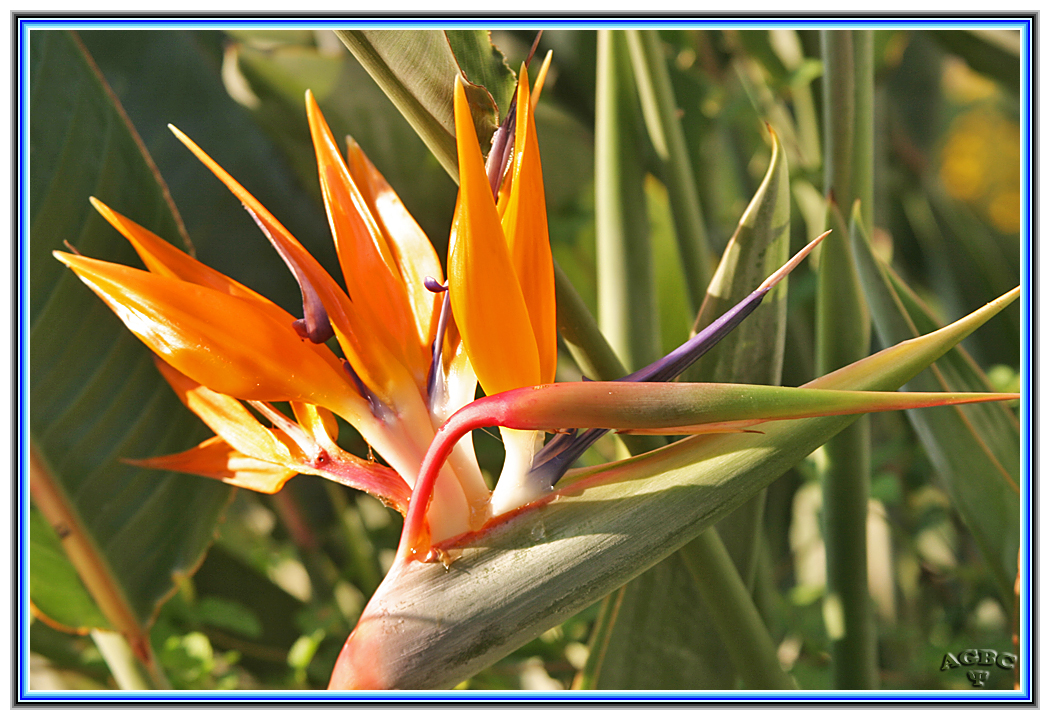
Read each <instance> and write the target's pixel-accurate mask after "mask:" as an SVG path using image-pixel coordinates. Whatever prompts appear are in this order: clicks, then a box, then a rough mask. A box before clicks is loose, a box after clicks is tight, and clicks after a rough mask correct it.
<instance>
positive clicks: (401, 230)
mask: <svg viewBox="0 0 1050 720" xmlns="http://www.w3.org/2000/svg"><path fill="white" fill-rule="evenodd" d="M346 140H347V146H348V147H347V168H348V169H349V170H350V177H352V178H353V180H354V182H355V183H356V184H357V187H358V189H360V191H361V195H362V196H363V197H364V199H365V202H366V203H368V208H369V209H370V210H371V211H372V217H373V218H375V220H376V223H378V225H379V228H380V230H382V232H383V236H384V237H385V238H386V241H387V244H388V247H389V248H390V251H391V253H392V254H393V256H394V260H395V262H396V263H397V266H398V269H399V270H400V272H401V279H402V280H403V281H404V283H405V290H406V291H407V293H408V300H409V302H410V303H411V305H412V312H413V314H414V315H415V319H416V331H417V332H418V333H419V341H420V343H421V344H423V345H429V344H430V342H431V341H432V340H433V337H434V331H435V329H436V325H437V320H438V313H439V312H440V309H441V303H440V301H439V300H440V298H435V296H434V293H432V292H431V291H429V290H427V289H426V286H425V285H424V284H423V281H424V280H425V279H426V278H427V277H432V278H434V279H435V280H437V281H438V282H442V280H443V279H444V271H443V270H442V269H441V262H440V261H439V260H438V256H437V253H436V252H435V251H434V246H433V245H432V244H431V243H430V239H429V238H427V236H426V233H424V232H423V229H422V228H420V227H419V224H418V223H417V222H416V220H415V218H413V217H412V215H411V214H410V213H409V212H408V210H407V209H406V208H405V206H404V204H403V203H402V202H401V198H399V197H398V196H397V193H396V192H394V189H393V188H392V187H390V184H389V183H388V182H387V181H386V178H384V177H383V176H382V174H380V172H379V170H377V169H376V167H375V165H373V164H372V162H371V161H370V160H369V159H368V157H367V156H366V155H365V153H364V151H362V150H361V146H360V145H358V144H357V143H356V142H355V141H354V139H353V138H351V137H348V138H347V139H346ZM435 300H438V302H435Z"/></svg>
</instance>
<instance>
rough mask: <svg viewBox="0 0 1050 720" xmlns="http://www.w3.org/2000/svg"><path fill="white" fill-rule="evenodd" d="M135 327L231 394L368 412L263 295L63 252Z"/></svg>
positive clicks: (174, 360) (168, 355)
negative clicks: (238, 293)
mask: <svg viewBox="0 0 1050 720" xmlns="http://www.w3.org/2000/svg"><path fill="white" fill-rule="evenodd" d="M54 254H55V257H57V258H58V259H59V260H61V261H62V262H63V263H65V264H66V265H68V266H69V267H70V268H71V269H72V270H73V271H74V272H75V273H76V274H77V275H78V276H80V279H81V280H83V281H84V283H85V284H86V285H88V287H90V288H91V289H92V290H94V291H95V293H96V294H98V296H99V297H101V298H102V299H103V300H104V301H105V302H106V304H107V305H109V306H110V308H111V309H112V310H113V311H114V312H115V313H116V314H117V315H118V316H119V317H120V319H121V320H122V321H123V322H124V324H125V325H127V326H128V329H129V330H131V331H132V332H133V333H134V334H135V335H136V336H137V337H138V338H139V339H140V340H142V341H143V342H144V343H145V344H146V345H147V346H148V347H149V348H150V349H151V350H153V352H155V353H157V354H158V355H160V356H161V357H162V358H163V359H164V360H165V361H166V362H167V363H169V364H170V365H172V367H174V368H175V369H176V370H178V371H179V372H181V373H182V374H184V375H187V376H189V377H191V378H193V379H194V380H196V381H197V382H199V383H201V384H202V385H204V386H206V387H209V388H211V389H213V390H215V391H216V392H219V393H222V394H224V395H232V396H234V397H237V398H243V399H248V400H271V401H274V400H302V401H304V402H309V403H311V404H314V405H323V406H324V407H327V408H330V409H331V410H334V411H335V412H338V413H339V414H341V415H344V417H347V419H353V418H356V417H360V416H363V415H364V414H365V413H369V410H368V409H367V404H366V403H365V401H364V400H363V399H362V398H361V396H360V395H358V394H357V392H356V390H355V389H354V387H353V386H352V385H351V384H350V382H349V380H348V378H347V377H346V375H345V373H343V372H342V370H341V369H340V368H339V365H338V361H337V360H336V359H335V356H334V355H331V353H329V355H330V358H327V359H326V358H325V357H324V356H322V355H321V354H319V353H318V352H316V351H315V349H314V346H313V345H312V344H310V343H308V342H306V341H304V340H302V339H300V338H299V336H298V335H297V334H296V332H295V330H293V329H292V327H291V326H290V325H287V324H285V323H281V322H278V321H276V320H275V319H274V318H273V317H272V316H271V315H270V314H269V313H267V312H265V311H262V310H260V309H259V305H258V303H255V302H251V301H248V300H244V299H242V298H238V297H234V296H232V295H226V294H225V293H222V292H219V291H217V290H213V289H211V288H207V287H203V286H200V285H193V284H191V283H188V282H184V281H182V280H176V279H172V278H168V277H162V276H159V275H155V274H153V273H148V272H144V271H142V270H136V269H134V268H129V267H125V266H123V265H117V264H114V263H108V262H104V261H102V260H94V259H92V258H87V257H82V256H77V255H70V254H68V253H62V252H56V253H54Z"/></svg>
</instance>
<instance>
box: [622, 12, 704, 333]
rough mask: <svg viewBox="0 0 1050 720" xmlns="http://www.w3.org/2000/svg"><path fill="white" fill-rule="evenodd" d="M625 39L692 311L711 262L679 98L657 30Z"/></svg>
mask: <svg viewBox="0 0 1050 720" xmlns="http://www.w3.org/2000/svg"><path fill="white" fill-rule="evenodd" d="M627 44H628V47H629V48H630V51H631V62H632V63H633V65H634V74H635V78H636V80H637V81H638V93H639V96H640V99H641V101H642V112H643V114H644V116H645V123H646V126H647V127H648V128H649V138H650V139H651V140H652V143H653V147H654V148H655V149H656V154H657V155H658V156H659V157H660V161H661V162H662V164H663V166H664V183H665V184H666V186H667V195H668V200H669V201H670V203H671V214H672V217H673V219H674V226H675V237H676V238H677V240H678V254H679V257H680V258H681V262H682V266H683V267H682V269H683V271H684V274H685V280H686V290H687V292H688V294H689V304H690V312H691V314H693V315H696V313H697V312H698V311H699V310H700V303H701V302H702V301H703V298H704V292H705V290H706V288H707V283H708V281H709V280H710V279H711V263H710V260H709V259H708V249H707V248H708V242H707V230H706V229H705V226H704V217H703V212H702V210H701V207H700V202H699V195H698V193H697V189H696V176H695V175H694V174H693V166H692V163H691V162H690V161H689V149H688V148H687V147H686V144H685V134H684V133H683V132H682V123H681V121H680V120H679V119H678V103H677V101H676V100H675V95H674V89H673V88H672V87H671V76H670V74H669V73H668V72H667V63H666V61H665V60H664V55H663V46H662V44H661V42H660V35H659V34H658V33H657V32H656V31H655V30H628V31H627Z"/></svg>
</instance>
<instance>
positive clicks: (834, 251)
mask: <svg viewBox="0 0 1050 720" xmlns="http://www.w3.org/2000/svg"><path fill="white" fill-rule="evenodd" d="M855 35H856V33H854V32H853V31H838V30H826V31H821V49H822V52H823V56H824V68H825V72H824V82H823V89H824V140H825V150H824V160H825V166H824V182H825V194H826V195H827V196H828V198H829V203H828V205H829V223H830V226H831V227H833V228H835V230H836V231H835V232H834V233H833V234H832V235H831V237H829V238H828V241H829V242H826V243H825V244H824V247H823V248H822V254H821V258H820V270H819V275H818V282H817V374H818V375H822V374H826V373H828V372H830V371H832V370H835V369H836V368H839V367H842V366H844V365H847V364H849V363H851V362H853V361H855V360H858V359H860V358H863V357H865V356H867V354H868V350H869V348H870V345H871V330H870V320H869V316H868V309H867V305H866V303H865V300H864V295H863V291H862V289H861V286H860V281H859V278H858V275H857V270H856V266H855V264H854V260H853V253H852V248H851V245H850V238H849V232H848V230H847V226H846V223H845V220H844V219H843V217H842V213H841V212H840V211H839V207H840V206H842V205H844V206H845V207H849V206H850V205H852V201H853V199H854V197H855V196H856V195H855V193H856V191H857V189H858V188H861V187H864V188H866V190H865V192H868V193H870V187H871V180H870V178H869V177H865V178H858V176H857V174H856V173H857V172H858V171H859V172H862V173H864V174H866V175H870V173H871V167H872V163H871V155H872V153H873V150H872V148H871V145H870V138H871V137H872V131H871V112H870V107H871V101H870V98H869V99H867V100H862V102H861V103H860V105H861V107H862V108H865V107H866V108H867V110H866V111H865V112H863V113H858V112H857V109H858V102H857V99H858V92H859V90H858V88H859V87H862V86H863V87H867V88H868V89H869V91H870V87H871V84H870V81H865V80H858V77H857V76H858V73H860V74H864V73H868V74H870V73H871V69H872V64H871V62H870V61H868V62H861V63H857V62H855V58H856V56H855V49H854V37H855ZM861 45H862V46H866V47H867V48H868V52H869V54H870V48H871V44H870V42H867V43H863V42H862V43H861ZM865 138H867V141H866V142H867V143H868V144H867V145H865V146H864V148H856V149H855V145H856V143H857V142H858V141H863V140H864V139H865ZM862 202H863V201H862ZM869 202H870V201H869ZM869 217H870V215H869ZM870 455H871V438H870V423H869V422H868V418H866V417H865V418H860V419H859V420H858V421H857V422H856V423H854V424H853V425H852V426H851V427H849V428H847V429H846V430H844V431H843V432H842V433H840V434H839V435H838V436H837V437H835V438H833V439H832V440H831V441H830V442H828V443H827V444H826V445H825V446H824V459H825V463H824V466H823V468H822V473H821V475H822V483H823V491H824V542H825V548H826V553H827V589H826V596H825V606H824V619H825V626H826V628H827V632H828V635H829V638H830V640H831V648H832V677H833V686H834V687H835V688H838V689H868V688H875V687H877V685H878V662H877V649H876V630H875V618H874V614H873V610H872V607H871V599H870V597H869V593H868V553H867V517H868V497H869V494H870V486H871V467H870Z"/></svg>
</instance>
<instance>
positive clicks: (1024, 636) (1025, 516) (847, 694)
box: [15, 15, 1033, 703]
mask: <svg viewBox="0 0 1050 720" xmlns="http://www.w3.org/2000/svg"><path fill="white" fill-rule="evenodd" d="M17 23H18V43H19V46H18V71H17V74H16V77H17V81H18V90H17V99H18V114H17V117H18V131H17V132H18V135H17V137H18V168H17V177H18V183H19V186H18V196H17V197H18V203H17V207H18V218H17V233H18V246H17V248H16V255H15V257H16V259H17V262H16V267H17V273H18V277H17V287H18V291H17V292H18V297H17V322H18V351H17V353H18V362H19V367H18V370H17V372H18V376H17V388H18V398H17V402H18V405H17V413H18V430H17V443H18V457H17V468H18V480H19V482H18V487H17V495H16V497H17V508H18V555H17V557H18V563H19V566H18V575H17V578H18V587H17V597H18V610H17V612H18V619H17V627H18V637H17V639H16V647H17V662H18V667H17V670H16V672H17V676H18V681H17V685H18V697H17V700H18V702H74V701H75V702H107V703H111V702H129V703H136V702H165V701H166V702H172V701H206V702H209V703H212V702H230V703H235V702H246V701H263V702H275V701H296V702H317V703H325V702H333V701H358V702H376V701H387V702H403V703H416V702H434V701H438V702H457V703H462V702H464V701H480V702H486V701H493V700H515V701H531V702H559V703H568V702H623V701H629V700H635V701H644V702H668V703H674V702H682V701H684V700H704V701H749V702H784V701H790V702H804V701H840V702H841V701H854V702H856V701H884V702H907V703H913V702H930V703H937V702H947V701H966V702H989V701H992V702H1003V701H1015V702H1026V701H1031V700H1032V675H1033V673H1032V663H1031V658H1032V638H1031V631H1032V627H1031V613H1032V608H1031V590H1032V584H1031V580H1032V568H1031V559H1032V553H1031V537H1032V536H1031V529H1032V528H1031V517H1032V507H1031V492H1032V478H1031V473H1032V464H1031V450H1032V448H1031V419H1032V397H1031V389H1032V385H1031V372H1032V367H1031V361H1032V347H1031V303H1032V297H1031V287H1032V280H1033V278H1032V265H1031V249H1032V196H1031V194H1032V182H1031V179H1032V117H1033V108H1032V102H1031V101H1032V45H1031V41H1032V24H1033V19H1032V18H1031V17H1013V18H941V17H935V16H917V17H915V18H879V17H868V18H859V17H858V18H853V17H823V18H808V17H791V18H785V17H776V16H753V17H745V16H741V17H722V18H710V19H699V18H689V17H672V16H668V17H648V18H635V17H622V18H616V17H606V18H589V17H585V16H573V17H554V16H537V17H524V16H523V17H494V18H426V17H415V18H412V17H404V18H398V17H385V18H382V17H349V16H348V17H347V18H344V19H333V18H331V17H319V18H309V17H304V18H283V17H274V18H245V17H237V16H234V15H231V16H228V17H210V18H193V17H187V18H183V17H174V16H173V17H157V18H131V17H128V18H121V17H113V18H101V17H94V18H76V17H69V18H58V17H48V18H44V17H35V18H31V17H19V18H17ZM348 24H352V25H353V26H355V27H370V28H403V27H405V26H413V27H420V28H433V27H442V28H481V27H484V28H494V29H529V28H539V27H544V28H547V27H549V28H563V29H572V28H599V27H601V28H607V27H618V28H623V27H651V28H657V27H686V28H715V29H732V28H741V29H754V28H761V27H771V26H780V27H791V28H798V29H807V28H819V29H848V28H856V27H864V28H868V29H895V28H900V29H949V28H959V27H962V26H965V27H967V28H973V29H977V28H994V29H1012V30H1019V31H1020V36H1021V92H1020V123H1021V128H1020V130H1021V132H1020V136H1021V230H1020V236H1021V240H1022V242H1021V249H1022V257H1021V276H1022V286H1021V321H1022V340H1021V342H1022V346H1021V390H1022V397H1021V427H1022V429H1023V430H1024V431H1023V432H1022V433H1021V443H1022V452H1021V472H1022V478H1021V480H1022V486H1021V487H1022V488H1023V491H1022V493H1021V532H1022V534H1021V540H1022V541H1021V558H1020V560H1021V562H1020V568H1021V573H1020V576H1021V607H1020V615H1021V617H1020V645H1021V663H1022V666H1021V671H1020V673H1019V674H1020V679H1021V688H1020V689H1019V690H1016V691H1000V690H988V691H983V692H971V691H932V690H931V691H899V690H894V691H806V690H803V691H796V692H791V693H785V692H756V691H659V692H657V691H653V692H642V691H630V692H625V691H601V692H594V691H562V692H557V693H550V692H530V691H513V692H499V691H483V690H468V691H451V690H450V691H441V692H436V691H398V692H370V691H361V692H355V693H343V692H328V691H236V692H223V691H214V692H199V691H174V692H164V691H155V692H149V693H143V692H124V691H90V692H89V691H62V692H56V691H32V690H30V689H29V687H28V678H29V674H28V667H29V645H28V630H29V628H28V618H29V610H28V608H29V584H28V579H27V577H26V568H28V565H29V558H28V547H29V536H28V523H27V518H28V516H29V493H28V487H27V480H28V467H27V463H28V461H29V437H28V433H27V431H26V428H27V427H28V413H29V406H28V399H29V395H28V386H27V378H26V375H25V373H24V369H25V368H26V367H28V363H29V356H28V353H29V346H28V342H26V340H27V331H28V304H27V302H26V300H27V292H28V290H27V286H26V284H25V281H26V278H27V277H28V258H27V254H26V253H25V252H24V249H25V248H26V247H27V246H28V242H29V236H28V232H29V229H28V228H27V227H26V224H25V218H26V217H28V210H29V207H28V196H27V194H26V193H25V192H24V189H25V188H26V187H28V139H27V137H26V134H25V129H26V128H27V127H28V123H27V114H28V103H27V102H26V100H27V97H26V95H27V92H28V85H29V82H28V81H29V78H28V62H27V58H26V52H27V49H28V42H27V41H28V33H29V32H30V31H31V30H76V29H91V30H105V29H118V28H119V29H124V30H127V29H144V30H145V29H165V30H176V29H224V28H231V27H236V28H253V27H267V28H272V29H282V28H302V27H316V28H345V27H347V25H348Z"/></svg>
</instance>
